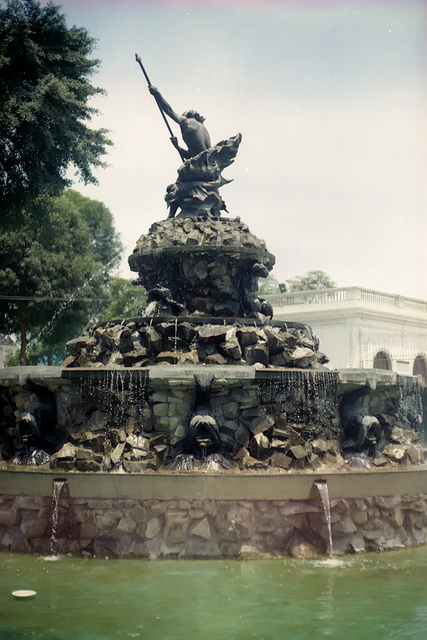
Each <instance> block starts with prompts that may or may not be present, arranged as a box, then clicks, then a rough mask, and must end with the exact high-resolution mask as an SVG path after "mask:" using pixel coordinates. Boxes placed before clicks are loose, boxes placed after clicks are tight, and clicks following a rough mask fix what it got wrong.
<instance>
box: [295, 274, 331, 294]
mask: <svg viewBox="0 0 427 640" xmlns="http://www.w3.org/2000/svg"><path fill="white" fill-rule="evenodd" d="M286 282H287V283H288V290H289V291H311V290H315V289H332V288H333V287H335V282H333V281H332V280H331V279H330V277H329V276H328V275H327V274H326V273H325V272H324V271H308V272H307V273H306V274H305V275H304V276H297V277H296V278H294V279H293V280H286Z"/></svg>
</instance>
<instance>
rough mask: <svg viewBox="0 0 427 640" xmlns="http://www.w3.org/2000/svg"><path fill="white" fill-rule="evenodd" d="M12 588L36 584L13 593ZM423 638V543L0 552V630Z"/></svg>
mask: <svg viewBox="0 0 427 640" xmlns="http://www.w3.org/2000/svg"><path fill="white" fill-rule="evenodd" d="M16 589H32V590H34V591H36V592H37V595H36V596H35V597H34V598H31V599H25V600H24V599H21V600H18V599H16V598H14V597H13V596H12V595H11V592H12V591H14V590H16ZM24 638H32V639H33V640H39V639H41V638H45V639H46V640H54V639H55V640H69V639H70V640H71V639H73V640H80V639H82V640H113V639H114V640H115V639H116V638H117V639H121V638H143V639H144V640H178V639H179V640H181V639H183V640H193V639H198V638H200V639H202V638H203V640H217V639H218V640H237V639H239V640H240V639H241V640H252V639H255V638H257V639H263V640H273V639H274V640H276V639H277V640H279V639H280V640H281V639H283V638H287V639H291V640H292V639H293V638H297V639H299V640H305V639H307V640H317V639H318V638H330V639H337V640H338V639H339V640H360V639H361V638H363V639H364V640H369V639H372V640H382V639H384V640H385V639H387V640H392V639H394V638H396V639H399V640H404V639H408V638H411V639H413V640H422V639H423V638H427V547H423V548H417V549H409V550H403V551H399V552H388V553H384V554H369V555H364V556H357V557H356V556H352V557H345V558H341V559H336V560H335V559H331V560H322V559H319V560H292V559H283V560H257V561H238V560H156V561H149V560H98V559H76V558H50V559H49V558H43V557H40V556H27V555H21V554H7V553H3V554H0V639H1V640H21V639H24Z"/></svg>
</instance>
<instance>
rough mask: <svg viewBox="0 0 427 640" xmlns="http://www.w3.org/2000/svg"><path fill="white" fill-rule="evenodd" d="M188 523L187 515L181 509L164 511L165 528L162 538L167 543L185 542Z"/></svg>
mask: <svg viewBox="0 0 427 640" xmlns="http://www.w3.org/2000/svg"><path fill="white" fill-rule="evenodd" d="M188 525H189V518H188V516H187V515H186V514H185V513H184V512H182V511H169V512H166V513H165V528H164V530H163V539H164V541H165V542H166V543H167V544H171V545H174V544H178V543H182V542H185V539H186V535H187V529H188Z"/></svg>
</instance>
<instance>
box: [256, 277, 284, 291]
mask: <svg viewBox="0 0 427 640" xmlns="http://www.w3.org/2000/svg"><path fill="white" fill-rule="evenodd" d="M258 293H259V295H269V294H273V293H280V285H279V283H278V281H277V280H276V278H275V277H274V276H273V275H271V273H269V274H268V276H266V277H265V278H260V279H259V281H258Z"/></svg>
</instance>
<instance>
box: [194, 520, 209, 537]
mask: <svg viewBox="0 0 427 640" xmlns="http://www.w3.org/2000/svg"><path fill="white" fill-rule="evenodd" d="M190 533H191V535H193V536H199V538H203V539H204V540H210V538H211V530H210V527H209V522H208V519H207V518H203V520H200V522H198V523H197V524H196V525H195V526H194V527H193V528H192V529H191V531H190Z"/></svg>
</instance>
